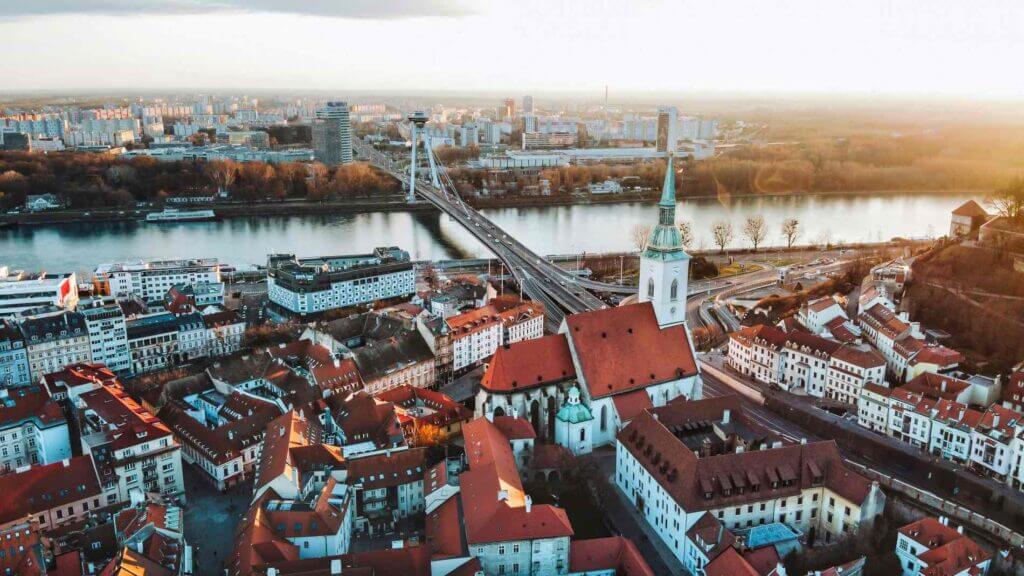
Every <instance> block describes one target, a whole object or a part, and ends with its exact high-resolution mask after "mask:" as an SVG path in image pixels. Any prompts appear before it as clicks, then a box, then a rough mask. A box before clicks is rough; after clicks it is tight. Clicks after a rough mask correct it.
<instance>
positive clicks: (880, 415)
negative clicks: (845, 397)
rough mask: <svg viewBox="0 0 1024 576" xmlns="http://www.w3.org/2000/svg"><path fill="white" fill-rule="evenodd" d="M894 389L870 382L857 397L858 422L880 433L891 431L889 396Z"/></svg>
mask: <svg viewBox="0 0 1024 576" xmlns="http://www.w3.org/2000/svg"><path fill="white" fill-rule="evenodd" d="M891 395H892V389H890V388H888V387H886V386H883V385H881V384H875V383H873V382H869V383H867V384H865V385H864V387H863V388H861V390H860V397H859V398H857V424H860V425H861V426H863V427H865V428H867V429H868V430H873V431H875V432H878V433H880V434H887V433H888V431H889V396H891Z"/></svg>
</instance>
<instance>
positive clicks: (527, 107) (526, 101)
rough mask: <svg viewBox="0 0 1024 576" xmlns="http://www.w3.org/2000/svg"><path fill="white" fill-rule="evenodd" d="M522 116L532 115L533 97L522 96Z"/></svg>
mask: <svg viewBox="0 0 1024 576" xmlns="http://www.w3.org/2000/svg"><path fill="white" fill-rule="evenodd" d="M523 114H533V96H530V95H529V94H527V95H526V96H523Z"/></svg>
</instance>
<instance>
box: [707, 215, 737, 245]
mask: <svg viewBox="0 0 1024 576" xmlns="http://www.w3.org/2000/svg"><path fill="white" fill-rule="evenodd" d="M732 236H733V229H732V222H730V221H728V220H719V221H718V222H715V223H714V224H712V225H711V237H712V238H714V240H715V246H718V251H719V252H725V247H726V246H728V245H729V243H730V242H732Z"/></svg>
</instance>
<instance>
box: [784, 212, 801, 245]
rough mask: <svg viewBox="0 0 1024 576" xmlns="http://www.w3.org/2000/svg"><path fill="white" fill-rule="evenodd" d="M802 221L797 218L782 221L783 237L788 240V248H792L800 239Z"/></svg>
mask: <svg viewBox="0 0 1024 576" xmlns="http://www.w3.org/2000/svg"><path fill="white" fill-rule="evenodd" d="M801 232H802V231H801V230H800V221H799V220H797V219H796V218H786V219H785V220H783V221H782V236H783V237H784V238H785V239H786V248H792V247H793V244H796V241H797V240H798V239H799V238H800V233H801Z"/></svg>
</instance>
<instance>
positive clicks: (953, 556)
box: [899, 517, 992, 576]
mask: <svg viewBox="0 0 1024 576" xmlns="http://www.w3.org/2000/svg"><path fill="white" fill-rule="evenodd" d="M899 533H900V534H902V535H903V536H906V537H907V538H910V539H911V540H914V541H915V542H917V543H918V544H921V545H922V546H924V547H926V548H927V550H926V551H924V552H922V553H921V554H919V555H918V558H920V559H921V560H922V561H923V562H924V563H925V564H926V565H927V568H924V569H923V570H921V574H922V576H947V575H949V574H960V573H962V572H963V571H965V570H967V569H969V568H971V567H973V566H976V565H978V564H980V563H982V562H984V561H986V560H988V559H989V558H991V557H992V556H991V554H989V552H988V551H986V550H985V549H984V548H982V547H981V546H979V545H978V544H977V543H975V542H974V541H973V540H971V539H970V538H968V537H967V536H964V535H963V534H961V533H960V532H959V531H958V530H957V529H955V528H953V527H952V526H949V525H948V524H947V523H943V522H941V521H939V519H937V518H932V517H926V518H922V519H920V520H918V521H916V522H912V523H910V524H907V525H906V526H903V527H901V528H900V529H899Z"/></svg>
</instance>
